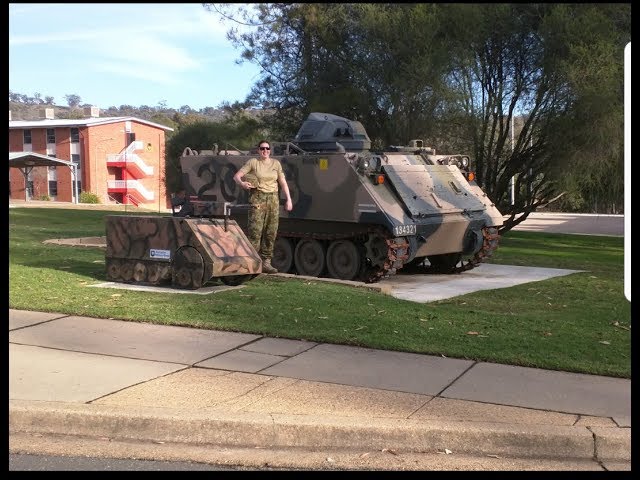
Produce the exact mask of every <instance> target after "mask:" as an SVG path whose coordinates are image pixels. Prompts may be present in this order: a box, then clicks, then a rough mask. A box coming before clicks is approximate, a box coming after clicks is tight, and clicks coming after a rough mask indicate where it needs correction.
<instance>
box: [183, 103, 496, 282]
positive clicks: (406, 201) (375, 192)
mask: <svg viewBox="0 0 640 480" xmlns="http://www.w3.org/2000/svg"><path fill="white" fill-rule="evenodd" d="M254 156H258V155H257V151H249V152H239V151H233V152H231V151H227V150H218V148H217V146H214V148H213V149H212V150H208V151H200V152H198V151H195V150H193V149H191V148H189V147H187V148H186V149H185V150H184V152H183V155H182V157H181V158H180V165H181V169H182V175H183V185H184V187H185V189H186V191H187V194H188V195H190V198H191V202H192V204H193V206H194V216H196V217H213V218H224V215H225V214H229V215H230V216H231V218H233V219H234V220H235V221H237V222H238V224H239V225H240V226H241V227H242V228H243V229H244V231H245V232H246V227H247V208H246V207H247V203H248V193H247V192H246V191H244V190H242V189H241V188H240V187H239V186H238V185H236V184H235V182H234V181H233V176H234V174H235V173H236V172H237V171H238V169H239V168H240V167H241V166H242V165H243V164H244V163H245V162H246V161H247V159H249V158H251V157H254ZM272 157H273V158H277V159H278V160H280V162H281V163H282V167H283V170H284V172H285V175H286V177H287V182H288V185H289V190H290V193H291V198H292V201H293V210H292V211H290V212H287V211H286V210H285V209H284V208H282V209H281V211H280V226H279V230H278V236H277V240H276V244H275V250H274V256H273V258H272V262H271V263H272V265H273V266H274V267H275V268H277V269H278V270H279V271H280V272H288V273H297V274H299V275H308V276H314V277H322V276H325V277H332V278H339V279H343V280H359V281H364V282H367V283H372V282H377V281H378V280H380V279H381V278H384V277H385V276H388V275H392V274H395V273H397V272H398V271H399V270H400V269H404V270H405V271H407V270H410V271H412V272H419V273H427V272H439V273H458V272H462V271H465V270H469V269H471V268H473V267H475V266H476V265H478V264H479V263H481V262H482V261H483V260H484V259H486V258H487V257H489V256H490V255H491V254H492V252H493V251H494V249H495V248H496V247H497V244H498V227H499V226H501V225H502V215H501V214H500V212H499V211H498V209H497V208H496V207H495V205H494V203H493V202H492V201H491V199H489V198H488V197H487V195H486V194H485V193H484V192H483V191H482V190H481V189H480V187H479V186H478V185H477V184H476V182H475V181H474V179H473V173H472V172H470V171H469V158H468V157H467V156H465V155H438V154H436V152H435V150H434V149H433V148H429V147H426V146H425V145H424V142H423V141H421V140H412V141H410V142H409V145H407V146H391V147H389V148H388V149H385V151H372V150H371V141H370V138H369V136H368V135H367V132H366V130H365V129H364V127H363V125H362V124H361V123H360V122H358V121H353V120H348V119H346V118H342V117H339V116H336V115H332V114H326V113H311V114H310V115H309V117H308V118H307V119H306V121H305V122H304V123H303V124H302V126H301V127H300V129H299V131H298V133H297V134H296V136H295V138H294V139H293V140H292V141H291V142H285V143H282V144H272ZM251 181H255V180H254V179H251ZM280 201H281V204H284V196H281V198H280Z"/></svg>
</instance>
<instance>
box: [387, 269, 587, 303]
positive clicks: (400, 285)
mask: <svg viewBox="0 0 640 480" xmlns="http://www.w3.org/2000/svg"><path fill="white" fill-rule="evenodd" d="M580 271H581V270H565V269H560V268H539V267H519V266H511V265H492V264H488V263H483V264H480V265H478V266H477V267H475V268H474V269H472V270H469V271H467V272H464V273H461V274H455V275H450V274H449V275H403V274H402V273H401V270H400V271H399V273H398V274H396V275H392V276H391V277H389V278H385V279H382V280H381V281H380V282H384V283H386V284H387V285H391V287H392V288H391V292H390V294H391V295H392V296H393V297H395V298H400V299H402V300H409V301H412V302H419V303H427V302H433V301H436V300H444V299H446V298H452V297H457V296H459V295H465V294H467V293H473V292H477V291H479V290H493V289H496V288H508V287H513V286H514V285H520V284H523V283H529V282H538V281H540V280H547V279H549V278H553V277H559V276H564V275H570V274H572V273H579V272H580Z"/></svg>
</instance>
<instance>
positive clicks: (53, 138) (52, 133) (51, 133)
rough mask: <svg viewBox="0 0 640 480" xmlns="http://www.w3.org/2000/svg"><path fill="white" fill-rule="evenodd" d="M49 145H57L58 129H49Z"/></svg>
mask: <svg viewBox="0 0 640 480" xmlns="http://www.w3.org/2000/svg"><path fill="white" fill-rule="evenodd" d="M47 143H56V129H55V128H47Z"/></svg>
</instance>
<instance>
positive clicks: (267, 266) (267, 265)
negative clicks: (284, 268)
mask: <svg viewBox="0 0 640 480" xmlns="http://www.w3.org/2000/svg"><path fill="white" fill-rule="evenodd" d="M262 273H278V270H277V269H276V268H274V267H273V266H272V265H271V259H270V258H263V259H262Z"/></svg>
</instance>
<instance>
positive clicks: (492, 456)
mask: <svg viewBox="0 0 640 480" xmlns="http://www.w3.org/2000/svg"><path fill="white" fill-rule="evenodd" d="M487 457H491V458H500V457H499V456H498V455H487Z"/></svg>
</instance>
